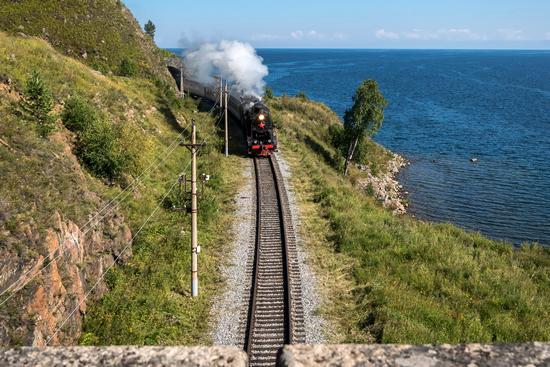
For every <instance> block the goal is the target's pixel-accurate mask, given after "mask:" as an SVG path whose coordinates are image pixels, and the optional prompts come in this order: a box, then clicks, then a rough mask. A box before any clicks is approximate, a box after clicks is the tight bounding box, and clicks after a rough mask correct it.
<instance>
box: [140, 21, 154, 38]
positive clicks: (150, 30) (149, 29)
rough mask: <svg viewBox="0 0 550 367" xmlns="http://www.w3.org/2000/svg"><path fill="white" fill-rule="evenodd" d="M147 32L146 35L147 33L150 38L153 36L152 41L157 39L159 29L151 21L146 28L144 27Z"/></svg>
mask: <svg viewBox="0 0 550 367" xmlns="http://www.w3.org/2000/svg"><path fill="white" fill-rule="evenodd" d="M143 29H144V30H145V33H147V34H148V35H149V36H151V38H152V39H155V31H156V30H157V27H155V25H154V24H153V22H151V21H150V20H149V21H148V22H147V23H146V24H145V27H143Z"/></svg>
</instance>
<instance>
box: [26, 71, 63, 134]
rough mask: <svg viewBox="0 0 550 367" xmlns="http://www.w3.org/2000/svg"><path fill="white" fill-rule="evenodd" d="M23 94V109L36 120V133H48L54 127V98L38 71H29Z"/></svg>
mask: <svg viewBox="0 0 550 367" xmlns="http://www.w3.org/2000/svg"><path fill="white" fill-rule="evenodd" d="M24 95H25V99H24V102H23V103H24V109H25V110H26V112H27V113H28V114H29V115H30V116H31V117H32V119H34V120H35V121H36V122H37V130H38V133H39V134H40V135H41V136H43V137H45V136H47V135H49V134H50V133H51V132H52V131H53V130H54V129H55V117H54V116H53V115H52V109H53V106H54V99H53V95H52V92H51V91H50V90H49V89H48V87H47V86H46V85H45V84H44V81H43V80H42V77H41V76H40V74H38V72H36V71H33V72H32V73H31V75H30V77H29V79H28V80H27V84H26V86H25V91H24Z"/></svg>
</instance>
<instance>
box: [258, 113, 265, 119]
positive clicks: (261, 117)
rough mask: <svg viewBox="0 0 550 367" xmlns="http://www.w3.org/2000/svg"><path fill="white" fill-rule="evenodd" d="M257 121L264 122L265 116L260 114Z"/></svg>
mask: <svg viewBox="0 0 550 367" xmlns="http://www.w3.org/2000/svg"><path fill="white" fill-rule="evenodd" d="M258 120H260V121H263V120H265V115H264V114H263V113H260V115H259V116H258Z"/></svg>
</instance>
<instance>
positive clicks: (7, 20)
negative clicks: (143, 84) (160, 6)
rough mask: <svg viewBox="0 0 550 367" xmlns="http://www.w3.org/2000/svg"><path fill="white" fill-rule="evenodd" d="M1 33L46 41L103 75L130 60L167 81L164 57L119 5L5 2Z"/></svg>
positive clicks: (0, 9) (78, 0)
mask: <svg viewBox="0 0 550 367" xmlns="http://www.w3.org/2000/svg"><path fill="white" fill-rule="evenodd" d="M0 30H3V31H6V32H9V33H11V34H17V33H24V34H27V35H31V36H36V37H41V38H44V39H46V40H48V41H49V42H50V43H51V44H52V45H53V46H54V47H55V48H56V49H57V50H58V51H60V52H61V53H63V54H66V55H68V56H71V57H74V58H76V59H78V60H80V61H82V62H84V63H86V64H88V65H90V66H92V67H93V68H95V69H96V70H100V71H102V72H109V71H111V72H114V73H117V71H118V68H119V66H120V63H121V61H122V59H123V58H125V57H128V58H130V59H132V60H134V61H135V62H136V63H138V64H139V65H140V66H141V68H142V70H143V71H144V72H146V73H147V74H149V75H156V76H157V77H163V78H166V79H167V77H168V74H167V72H166V70H165V68H164V65H163V52H162V51H161V50H159V49H157V48H156V46H155V45H154V44H153V42H152V40H151V39H150V37H148V36H146V35H144V34H143V32H142V31H141V29H140V26H139V24H138V23H137V22H136V21H135V19H134V18H133V16H132V14H131V13H130V11H129V10H128V9H127V8H126V7H125V6H124V5H123V4H122V2H121V1H118V0H94V1H88V0H71V1H67V0H49V1H38V0H21V1H12V0H0ZM83 55H86V57H84V56H83Z"/></svg>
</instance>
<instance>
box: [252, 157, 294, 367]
mask: <svg viewBox="0 0 550 367" xmlns="http://www.w3.org/2000/svg"><path fill="white" fill-rule="evenodd" d="M254 168H255V174H256V198H257V199H256V239H255V250H254V254H253V256H252V258H251V259H250V261H249V262H250V263H251V264H250V272H251V285H250V288H249V293H250V294H249V302H248V309H247V313H246V327H245V340H244V342H245V345H244V347H245V350H246V351H247V353H248V355H249V360H250V365H251V366H274V365H275V363H276V359H277V351H278V350H279V349H280V348H281V347H282V346H283V345H285V344H296V343H304V342H305V329H304V318H303V306H302V301H301V300H302V294H301V287H300V272H299V268H298V262H297V253H296V238H295V236H294V229H293V228H292V218H291V215H290V207H289V205H288V198H287V195H286V190H285V188H284V183H283V179H282V176H281V172H280V170H279V166H278V164H277V160H276V158H275V157H274V156H271V157H266V158H255V159H254Z"/></svg>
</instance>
